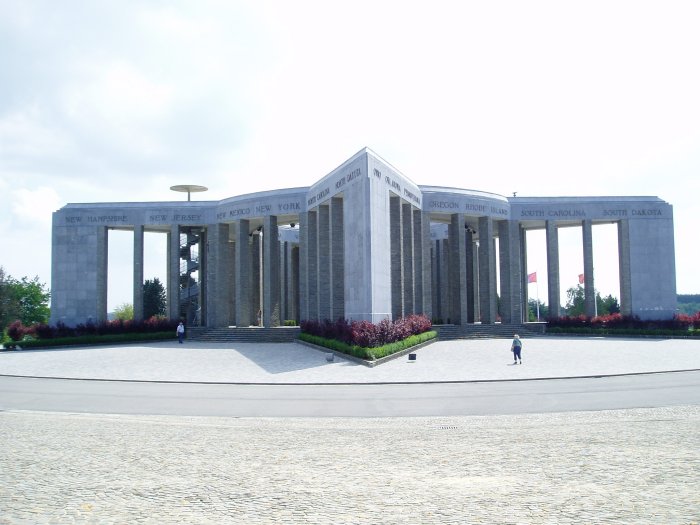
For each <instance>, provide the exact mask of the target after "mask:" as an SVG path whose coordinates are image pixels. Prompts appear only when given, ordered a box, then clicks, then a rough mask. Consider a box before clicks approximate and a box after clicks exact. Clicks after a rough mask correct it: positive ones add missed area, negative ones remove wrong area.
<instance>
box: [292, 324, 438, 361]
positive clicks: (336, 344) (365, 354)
mask: <svg viewBox="0 0 700 525" xmlns="http://www.w3.org/2000/svg"><path fill="white" fill-rule="evenodd" d="M436 337H437V332H435V331H428V332H423V333H421V334H417V335H411V336H409V337H407V338H406V339H403V340H401V341H396V342H393V343H389V344H386V345H382V346H378V347H374V348H366V347H362V346H358V345H350V344H348V343H345V342H343V341H339V340H338V339H326V338H324V337H320V336H317V335H311V334H308V333H303V332H302V333H301V334H300V335H299V339H301V340H302V341H306V342H308V343H311V344H315V345H318V346H323V347H324V348H329V349H331V350H335V351H337V352H341V353H343V354H348V355H352V356H354V357H359V358H360V359H366V360H368V361H374V360H376V359H381V358H382V357H386V356H389V355H392V354H395V353H397V352H401V351H402V350H405V349H406V348H410V347H412V346H416V345H419V344H421V343H424V342H425V341H429V340H430V339H434V338H436Z"/></svg>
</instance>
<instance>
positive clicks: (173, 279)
mask: <svg viewBox="0 0 700 525" xmlns="http://www.w3.org/2000/svg"><path fill="white" fill-rule="evenodd" d="M167 293H168V316H169V317H170V319H171V320H172V321H177V320H179V319H180V226H179V225H177V224H173V225H172V226H170V232H168V292H167Z"/></svg>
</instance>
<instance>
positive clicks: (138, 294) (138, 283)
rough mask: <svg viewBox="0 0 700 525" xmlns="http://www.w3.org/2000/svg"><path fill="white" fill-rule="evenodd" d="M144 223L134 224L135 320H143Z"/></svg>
mask: <svg viewBox="0 0 700 525" xmlns="http://www.w3.org/2000/svg"><path fill="white" fill-rule="evenodd" d="M143 317H144V312H143V225H142V224H137V225H135V226H134V321H143Z"/></svg>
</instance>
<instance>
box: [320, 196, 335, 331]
mask: <svg viewBox="0 0 700 525" xmlns="http://www.w3.org/2000/svg"><path fill="white" fill-rule="evenodd" d="M330 235H331V211H330V207H329V206H328V205H327V204H322V205H321V206H319V207H318V272H316V276H317V279H318V281H317V282H318V284H317V286H318V318H319V319H320V320H323V319H332V315H333V314H332V311H331V238H330Z"/></svg>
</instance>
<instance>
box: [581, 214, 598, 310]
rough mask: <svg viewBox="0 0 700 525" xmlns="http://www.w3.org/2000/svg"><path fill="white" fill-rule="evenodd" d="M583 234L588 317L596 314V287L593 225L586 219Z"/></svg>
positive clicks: (584, 282) (584, 286)
mask: <svg viewBox="0 0 700 525" xmlns="http://www.w3.org/2000/svg"><path fill="white" fill-rule="evenodd" d="M581 229H582V233H583V279H584V281H583V293H584V302H585V312H586V315H587V316H588V317H593V316H594V315H595V314H596V299H595V285H594V282H593V223H592V222H591V220H590V219H585V220H584V221H583V225H582V228H581Z"/></svg>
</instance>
